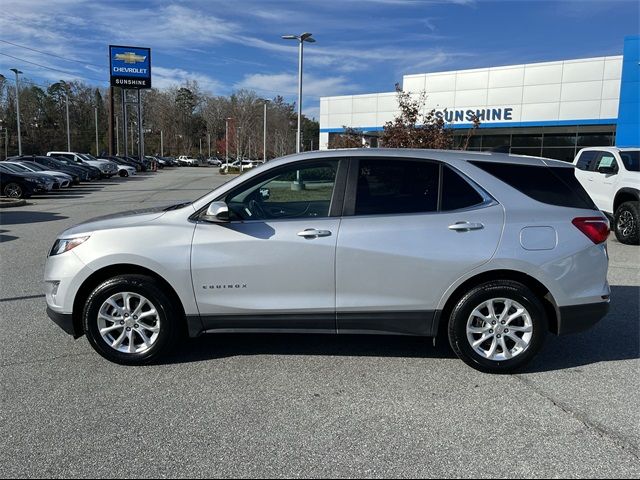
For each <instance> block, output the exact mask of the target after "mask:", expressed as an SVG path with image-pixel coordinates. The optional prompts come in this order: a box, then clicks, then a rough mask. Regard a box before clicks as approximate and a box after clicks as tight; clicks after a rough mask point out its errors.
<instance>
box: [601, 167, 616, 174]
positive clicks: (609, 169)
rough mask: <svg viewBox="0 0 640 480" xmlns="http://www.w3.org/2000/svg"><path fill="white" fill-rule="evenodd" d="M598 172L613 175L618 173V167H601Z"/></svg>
mask: <svg viewBox="0 0 640 480" xmlns="http://www.w3.org/2000/svg"><path fill="white" fill-rule="evenodd" d="M598 172H599V173H603V174H605V175H613V174H615V173H616V168H615V167H599V168H598Z"/></svg>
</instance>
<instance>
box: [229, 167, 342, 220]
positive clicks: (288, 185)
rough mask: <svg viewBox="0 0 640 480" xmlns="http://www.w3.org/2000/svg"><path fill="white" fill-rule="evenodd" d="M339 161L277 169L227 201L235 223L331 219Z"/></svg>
mask: <svg viewBox="0 0 640 480" xmlns="http://www.w3.org/2000/svg"><path fill="white" fill-rule="evenodd" d="M337 171H338V160H331V161H326V162H319V163H313V164H307V165H300V164H297V165H295V166H290V167H285V168H282V169H277V171H274V172H269V173H267V174H265V175H262V176H259V177H258V178H256V179H253V180H251V181H249V182H248V183H246V184H244V185H242V186H240V187H239V188H238V189H236V190H234V191H233V192H231V193H230V194H229V195H228V196H227V197H226V200H225V201H226V202H227V204H228V205H229V209H230V210H231V216H232V219H236V220H273V219H280V218H305V217H314V218H318V217H328V216H329V209H330V206H331V198H332V195H333V187H334V184H335V179H336V173H337Z"/></svg>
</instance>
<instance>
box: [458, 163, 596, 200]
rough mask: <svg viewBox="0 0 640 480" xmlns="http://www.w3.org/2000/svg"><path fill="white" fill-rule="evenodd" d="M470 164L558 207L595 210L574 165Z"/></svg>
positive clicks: (537, 198)
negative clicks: (572, 166) (575, 171)
mask: <svg viewBox="0 0 640 480" xmlns="http://www.w3.org/2000/svg"><path fill="white" fill-rule="evenodd" d="M470 163H471V164H472V165H475V166H476V167H478V168H481V169H482V170H484V171H485V172H487V173H490V174H491V175H493V176H494V177H496V178H497V179H499V180H500V181H502V182H504V183H506V184H507V185H509V186H511V187H513V188H515V189H516V190H518V191H520V192H521V193H523V194H525V195H526V196H528V197H530V198H532V199H534V200H537V201H538V202H542V203H546V204H549V205H556V206H558V207H569V208H584V209H589V210H595V209H596V206H595V204H594V203H593V200H591V198H590V197H589V195H588V194H587V192H586V191H585V189H584V188H583V187H582V185H581V184H580V182H579V181H578V180H577V179H576V177H575V173H574V169H573V168H567V167H547V166H543V165H541V166H533V165H518V164H514V163H493V162H470Z"/></svg>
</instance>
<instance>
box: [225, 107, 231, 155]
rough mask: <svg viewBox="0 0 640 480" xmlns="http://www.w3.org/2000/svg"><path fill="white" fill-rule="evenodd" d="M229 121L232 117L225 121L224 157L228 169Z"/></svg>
mask: <svg viewBox="0 0 640 480" xmlns="http://www.w3.org/2000/svg"><path fill="white" fill-rule="evenodd" d="M229 120H231V117H229V118H225V119H224V157H225V160H226V164H227V167H229Z"/></svg>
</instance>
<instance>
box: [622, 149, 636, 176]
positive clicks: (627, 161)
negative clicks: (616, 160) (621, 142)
mask: <svg viewBox="0 0 640 480" xmlns="http://www.w3.org/2000/svg"><path fill="white" fill-rule="evenodd" d="M620 158H622V163H624V167H625V168H626V169H627V170H629V171H630V172H640V151H639V150H633V151H630V152H620Z"/></svg>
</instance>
